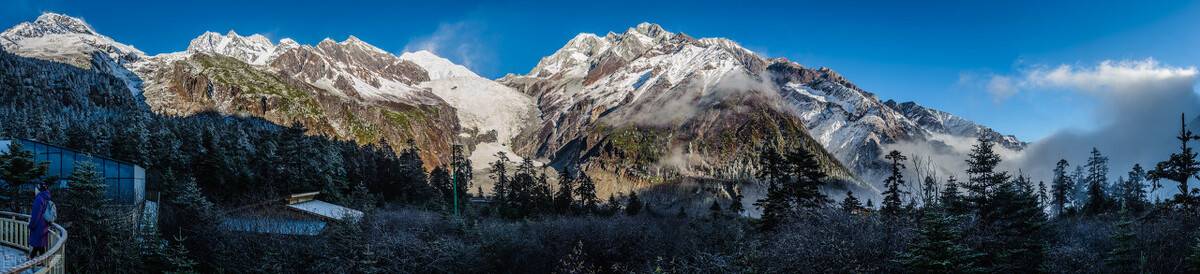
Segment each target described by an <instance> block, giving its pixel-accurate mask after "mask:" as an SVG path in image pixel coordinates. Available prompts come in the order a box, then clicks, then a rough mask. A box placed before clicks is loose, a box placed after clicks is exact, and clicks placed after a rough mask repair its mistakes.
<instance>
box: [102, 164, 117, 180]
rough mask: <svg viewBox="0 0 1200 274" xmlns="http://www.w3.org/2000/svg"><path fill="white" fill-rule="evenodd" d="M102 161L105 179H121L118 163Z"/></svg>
mask: <svg viewBox="0 0 1200 274" xmlns="http://www.w3.org/2000/svg"><path fill="white" fill-rule="evenodd" d="M101 161H104V178H119V177H120V176H119V175H118V172H117V162H113V161H109V160H101Z"/></svg>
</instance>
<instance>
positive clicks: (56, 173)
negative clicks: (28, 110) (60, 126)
mask: <svg viewBox="0 0 1200 274" xmlns="http://www.w3.org/2000/svg"><path fill="white" fill-rule="evenodd" d="M13 142H20V143H21V147H22V149H24V150H28V151H31V152H33V155H34V160H35V161H37V162H44V163H46V165H47V167H48V168H47V170H46V177H45V179H57V180H58V182H59V184H60V186H65V187H70V185H69V184H67V182H66V179H67V178H70V177H71V172H73V171H74V170H75V166H77V165H78V164H79V163H85V162H91V163H93V164H95V165H96V169H97V170H98V171H100V174H101V176H103V177H104V183H105V184H106V185H107V187H106V188H105V189H106V191H107V194H108V198H109V199H110V200H111V201H110V202H111V203H115V204H125V205H137V204H140V203H141V202H142V201H144V200H145V194H146V170H145V169H142V167H140V166H137V165H134V164H132V163H128V162H123V161H118V160H113V159H109V158H104V157H98V156H92V155H88V154H84V153H80V152H76V151H74V150H71V149H67V148H63V147H59V146H54V145H50V144H46V143H42V142H38V141H32V140H25V139H0V153H7V152H8V149H9V147H10V146H11V145H12V143H13Z"/></svg>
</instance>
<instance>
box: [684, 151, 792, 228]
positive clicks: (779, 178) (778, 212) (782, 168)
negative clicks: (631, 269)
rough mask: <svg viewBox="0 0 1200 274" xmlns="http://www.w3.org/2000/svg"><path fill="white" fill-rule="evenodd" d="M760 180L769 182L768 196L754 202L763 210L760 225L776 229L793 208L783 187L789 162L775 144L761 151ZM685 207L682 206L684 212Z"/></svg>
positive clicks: (760, 226) (759, 163)
mask: <svg viewBox="0 0 1200 274" xmlns="http://www.w3.org/2000/svg"><path fill="white" fill-rule="evenodd" d="M758 166H759V169H758V173H757V174H756V176H757V177H758V179H759V180H762V181H766V182H767V196H766V197H763V198H762V199H759V200H758V201H756V202H754V206H755V207H758V208H759V210H761V211H762V215H761V216H760V217H759V220H758V225H759V229H762V230H774V229H775V228H776V227H778V226H779V225H780V224H782V223H783V219H784V218H785V216H787V212H788V211H790V210H791V204H790V203H789V202H788V200H789V197H788V196H789V195H788V193H787V192H786V191H787V190H786V189H785V188H784V187H783V184H785V183H786V182H787V181H788V180H789V178H788V177H789V176H788V174H787V173H788V170H789V168H788V167H787V163H785V162H784V159H783V156H782V155H780V154H779V152H778V151H777V150H776V149H775V147H774V146H764V147H763V149H762V152H760V153H759V159H758ZM682 210H683V208H680V212H682Z"/></svg>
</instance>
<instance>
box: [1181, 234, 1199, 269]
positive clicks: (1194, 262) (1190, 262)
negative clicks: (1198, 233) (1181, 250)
mask: <svg viewBox="0 0 1200 274" xmlns="http://www.w3.org/2000/svg"><path fill="white" fill-rule="evenodd" d="M1192 242H1194V243H1195V244H1192V248H1191V250H1189V251H1188V253H1189V254H1188V255H1187V258H1184V259H1185V263H1186V264H1187V269H1188V270H1190V271H1192V273H1196V272H1200V237H1196V238H1195V239H1193V240H1192Z"/></svg>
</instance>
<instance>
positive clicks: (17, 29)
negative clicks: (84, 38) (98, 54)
mask: <svg viewBox="0 0 1200 274" xmlns="http://www.w3.org/2000/svg"><path fill="white" fill-rule="evenodd" d="M51 34H83V35H92V36H99V34H97V33H96V30H94V29H92V26H91V25H88V24H87V23H85V22H84V21H83V20H82V19H79V18H75V17H70V16H66V15H62V14H58V13H53V12H47V13H43V14H42V15H41V16H38V18H37V20H34V21H33V22H24V23H20V24H17V25H16V26H14V27H12V28H10V29H8V30H7V31H4V35H3V36H4V37H5V38H7V39H8V40H20V39H22V38H33V37H42V36H46V35H51Z"/></svg>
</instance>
